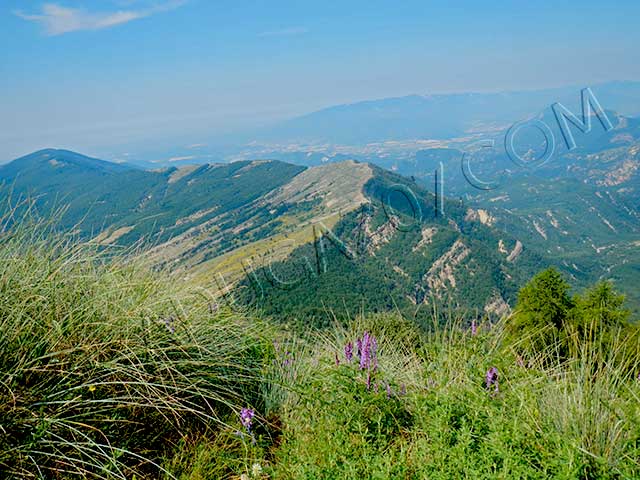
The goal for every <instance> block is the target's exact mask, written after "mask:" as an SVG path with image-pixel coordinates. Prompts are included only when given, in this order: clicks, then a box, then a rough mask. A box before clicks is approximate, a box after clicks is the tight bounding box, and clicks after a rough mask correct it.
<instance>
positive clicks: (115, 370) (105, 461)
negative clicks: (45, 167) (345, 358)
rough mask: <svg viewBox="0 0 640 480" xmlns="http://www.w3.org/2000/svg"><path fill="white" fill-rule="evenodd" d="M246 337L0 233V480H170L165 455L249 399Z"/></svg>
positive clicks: (156, 284) (158, 279)
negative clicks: (164, 466)
mask: <svg viewBox="0 0 640 480" xmlns="http://www.w3.org/2000/svg"><path fill="white" fill-rule="evenodd" d="M7 223H8V222H5V223H4V224H5V225H6V224H7ZM214 310H218V311H215V312H214ZM259 330H263V328H262V327H259V326H258V325H257V324H255V323H253V322H250V321H249V320H248V319H247V318H244V317H243V316H242V315H241V314H238V313H233V312H230V311H226V310H225V309H224V308H220V309H217V308H212V305H211V304H210V302H209V300H208V299H207V298H204V297H202V296H199V295H198V294H197V293H191V292H189V291H188V290H186V289H185V288H183V287H182V286H180V284H179V282H175V281H170V280H168V279H165V278H163V275H162V274H158V273H155V274H152V273H150V271H149V270H148V269H146V268H144V266H141V265H140V264H139V262H137V261H135V260H132V259H131V258H128V259H127V258H118V257H117V256H116V258H110V259H109V261H106V260H105V258H104V256H103V255H102V254H101V253H99V252H98V251H97V249H96V248H94V247H92V246H90V245H87V244H78V243H77V239H68V238H66V237H62V236H59V235H56V234H55V233H53V229H52V228H51V225H49V224H44V223H41V222H37V221H23V222H17V224H14V225H12V226H11V227H10V228H7V229H3V233H2V235H1V236H0V476H1V477H3V478H25V479H28V478H38V479H39V478H113V479H128V478H159V477H160V476H166V477H167V478H172V474H171V472H168V471H166V470H165V469H163V467H161V465H163V462H164V461H165V459H166V458H169V457H171V455H172V454H173V450H174V449H175V448H176V446H178V445H180V444H182V443H183V442H184V441H188V439H189V438H190V436H203V435H207V434H209V433H211V432H215V431H216V430H217V429H219V428H221V427H223V425H224V422H225V419H227V418H231V417H232V416H234V415H236V414H237V412H239V411H240V409H241V408H242V407H245V406H247V405H248V404H251V403H252V402H254V401H256V399H257V398H258V395H259V391H260V387H259V380H258V373H259V371H260V368H261V365H262V363H263V356H264V354H265V352H266V350H267V345H268V344H267V343H266V342H265V341H264V336H263V333H262V332H260V331H259Z"/></svg>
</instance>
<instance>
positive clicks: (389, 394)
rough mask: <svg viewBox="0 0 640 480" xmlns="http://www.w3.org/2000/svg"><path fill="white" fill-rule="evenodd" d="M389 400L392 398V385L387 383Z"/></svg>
mask: <svg viewBox="0 0 640 480" xmlns="http://www.w3.org/2000/svg"><path fill="white" fill-rule="evenodd" d="M387 398H391V385H389V383H387Z"/></svg>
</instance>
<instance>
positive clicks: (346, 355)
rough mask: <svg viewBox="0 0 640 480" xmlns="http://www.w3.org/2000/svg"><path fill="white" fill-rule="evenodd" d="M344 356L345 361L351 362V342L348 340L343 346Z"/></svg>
mask: <svg viewBox="0 0 640 480" xmlns="http://www.w3.org/2000/svg"><path fill="white" fill-rule="evenodd" d="M344 358H346V359H347V362H349V363H351V360H352V359H353V343H351V342H348V343H347V344H346V345H345V346H344Z"/></svg>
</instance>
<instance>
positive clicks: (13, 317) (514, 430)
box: [0, 224, 640, 480]
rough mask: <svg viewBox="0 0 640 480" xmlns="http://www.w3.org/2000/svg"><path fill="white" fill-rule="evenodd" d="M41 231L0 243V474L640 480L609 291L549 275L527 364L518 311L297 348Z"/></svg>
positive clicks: (624, 321) (639, 397) (301, 342)
mask: <svg viewBox="0 0 640 480" xmlns="http://www.w3.org/2000/svg"><path fill="white" fill-rule="evenodd" d="M42 228H43V226H42V225H39V224H34V225H31V226H21V227H19V228H17V229H12V230H10V231H6V232H4V233H3V235H2V237H0V292H1V296H0V365H1V368H0V430H2V436H0V472H1V473H2V475H3V476H5V477H8V478H38V479H39V478H107V479H129V478H131V479H133V478H136V479H142V478H144V479H146V478H149V479H151V478H166V479H176V478H178V479H182V480H199V479H202V480H205V479H207V480H208V479H218V478H220V479H238V478H241V479H243V480H246V479H257V478H261V479H266V478H273V479H305V478H306V479H335V478H344V479H359V478H379V479H388V478H407V479H427V478H428V479H450V478H479V479H482V478H486V479H494V478H504V479H511V478H540V479H543V478H567V479H571V478H575V479H596V478H597V479H600V478H603V479H624V478H638V477H639V476H640V463H639V462H638V460H637V459H638V458H640V457H639V455H640V409H639V408H638V405H639V404H640V381H639V380H638V373H639V371H640V370H639V365H638V361H637V358H638V357H637V354H636V353H635V350H634V348H637V343H638V342H637V333H636V332H637V329H636V328H635V327H634V324H631V323H628V314H627V313H625V312H626V311H625V310H624V305H623V303H622V298H621V297H620V296H618V295H617V294H616V293H615V291H614V290H613V288H612V286H611V285H609V284H598V285H596V286H594V287H593V288H592V289H589V290H587V291H585V292H584V293H582V294H580V295H576V296H570V295H569V290H568V289H567V288H565V285H563V284H561V283H560V284H558V283H557V282H558V278H557V277H555V276H554V275H547V276H546V277H544V278H547V279H549V281H550V282H551V283H550V286H549V288H550V291H551V292H552V293H551V294H549V295H546V296H544V295H542V296H540V295H538V296H536V298H538V299H542V300H544V302H551V303H552V306H553V308H550V307H549V305H544V302H543V304H542V305H538V304H536V305H537V307H536V308H538V307H539V308H538V310H536V311H537V312H538V314H536V315H538V316H535V319H536V321H539V322H541V323H538V324H536V325H537V326H538V327H539V326H540V325H543V323H544V322H547V323H549V324H553V321H549V319H556V318H560V319H561V321H560V322H559V323H558V325H559V326H560V328H558V329H557V331H558V332H559V333H558V334H557V335H555V334H554V335H553V336H550V337H545V342H546V343H544V345H543V347H542V348H538V349H536V350H527V351H526V352H523V350H522V345H523V342H522V341H521V340H522V338H524V337H520V338H518V337H517V336H514V325H516V326H518V325H522V323H519V321H520V320H519V319H518V316H517V315H518V313H517V312H518V310H516V314H515V315H514V316H512V317H509V318H504V319H502V320H501V321H499V322H497V323H491V322H488V321H485V322H476V321H474V322H473V323H472V324H471V325H469V323H468V322H467V321H466V319H464V318H455V317H451V316H449V320H448V322H447V323H446V324H445V325H441V323H440V321H439V320H436V321H434V322H433V326H432V328H425V326H424V325H417V324H416V323H415V322H413V321H411V320H408V319H405V318H403V317H402V316H401V315H399V314H397V313H388V314H377V315H366V316H360V317H356V318H353V319H352V320H351V322H349V323H348V324H346V325H345V324H343V323H337V322H336V323H335V325H334V326H332V327H328V328H324V329H322V330H320V331H316V332H313V331H312V332H307V334H306V335H304V336H301V335H299V334H298V333H295V332H294V331H293V330H292V329H286V328H285V327H283V326H282V325H278V326H274V324H272V323H271V322H268V321H267V320H257V319H255V318H254V317H253V316H252V315H250V314H249V313H247V312H242V311H234V310H232V309H229V308H226V307H221V306H219V305H218V304H217V303H215V301H214V300H213V299H212V298H211V297H210V295H209V293H208V292H206V291H205V290H202V289H200V290H193V289H191V288H190V287H189V286H188V285H185V284H183V283H182V282H179V281H174V280H172V279H171V278H170V277H168V276H167V275H166V274H165V273H163V272H152V271H151V270H149V269H147V268H146V267H144V265H141V264H140V263H139V261H138V260H137V259H135V258H132V257H130V256H115V257H113V256H112V257H110V258H109V259H108V260H107V259H106V258H105V257H104V256H103V254H100V253H98V252H96V250H95V248H93V247H92V246H91V245H77V244H76V243H75V242H73V241H71V240H67V239H65V238H64V237H59V236H55V235H54V236H52V235H50V234H45V233H43V231H42ZM538 280H539V279H538ZM538 280H534V281H533V283H532V284H531V285H529V288H527V287H525V289H523V293H522V294H521V297H520V298H521V301H524V299H527V298H529V299H532V298H533V297H531V296H530V295H529V293H531V292H532V291H535V288H542V287H540V285H542V284H544V282H539V281H538ZM532 286H534V287H535V288H532ZM552 286H553V288H551V287H552ZM545 288H546V287H545ZM527 292H529V293H527ZM547 293H548V292H547ZM556 295H560V299H561V301H560V303H558V302H557V297H556ZM545 299H546V300H545ZM527 301H528V300H527ZM523 305H524V304H522V303H521V304H520V307H523ZM558 305H559V308H556V306H558ZM565 308H566V310H565ZM522 311H523V310H520V312H522ZM540 312H544V313H540ZM547 314H549V315H551V316H545V315H547ZM445 316H446V315H445ZM442 317H443V314H441V313H439V312H434V318H437V319H441V318H442ZM527 318H531V317H527ZM545 319H546V320H545ZM595 325H598V326H606V327H607V328H604V327H603V328H600V327H598V328H595ZM562 332H565V333H562ZM569 340H572V341H573V343H572V341H569ZM558 352H564V353H563V354H561V355H560V354H558Z"/></svg>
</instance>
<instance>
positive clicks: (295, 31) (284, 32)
mask: <svg viewBox="0 0 640 480" xmlns="http://www.w3.org/2000/svg"><path fill="white" fill-rule="evenodd" d="M305 33H309V29H308V28H306V27H288V28H281V29H279V30H269V31H266V32H262V33H259V34H258V36H259V37H289V36H293V35H304V34H305Z"/></svg>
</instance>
